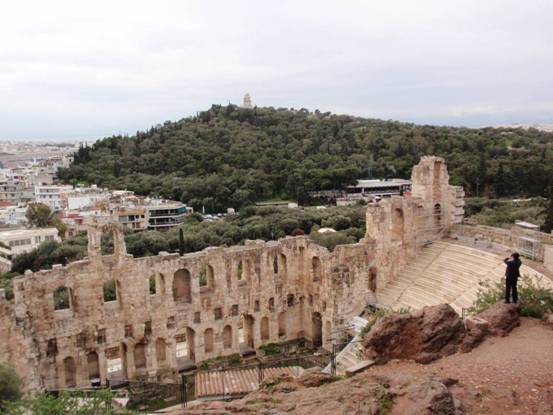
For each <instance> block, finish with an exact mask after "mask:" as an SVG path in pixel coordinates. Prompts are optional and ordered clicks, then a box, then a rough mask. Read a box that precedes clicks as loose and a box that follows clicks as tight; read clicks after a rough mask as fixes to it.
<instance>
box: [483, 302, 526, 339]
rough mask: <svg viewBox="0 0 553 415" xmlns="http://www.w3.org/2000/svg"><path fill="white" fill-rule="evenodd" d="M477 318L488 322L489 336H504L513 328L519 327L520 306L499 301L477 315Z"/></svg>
mask: <svg viewBox="0 0 553 415" xmlns="http://www.w3.org/2000/svg"><path fill="white" fill-rule="evenodd" d="M478 317H480V318H482V319H484V320H486V321H487V322H488V324H489V331H490V333H491V334H493V335H496V336H505V335H506V334H507V333H509V332H510V331H511V330H513V329H514V328H515V327H518V326H520V306H519V305H518V304H512V303H511V304H505V303H503V302H502V301H500V302H498V303H495V304H494V305H492V306H491V307H490V308H488V309H487V310H485V311H483V312H482V313H480V314H478Z"/></svg>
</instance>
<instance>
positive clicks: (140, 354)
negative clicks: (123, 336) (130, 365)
mask: <svg viewBox="0 0 553 415" xmlns="http://www.w3.org/2000/svg"><path fill="white" fill-rule="evenodd" d="M133 356H134V367H135V368H136V369H145V368H146V345H145V344H144V343H142V342H140V343H137V344H135V345H134V350H133Z"/></svg>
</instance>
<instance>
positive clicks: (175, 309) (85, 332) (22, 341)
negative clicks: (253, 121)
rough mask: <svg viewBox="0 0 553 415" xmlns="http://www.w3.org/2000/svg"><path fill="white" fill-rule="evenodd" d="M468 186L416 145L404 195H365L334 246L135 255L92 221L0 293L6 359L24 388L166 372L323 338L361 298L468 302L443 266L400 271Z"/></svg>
mask: <svg viewBox="0 0 553 415" xmlns="http://www.w3.org/2000/svg"><path fill="white" fill-rule="evenodd" d="M463 195H464V193H463V190H462V188H460V187H456V186H451V185H449V176H448V172H447V168H446V165H445V162H444V160H443V159H442V158H439V157H423V158H422V159H421V161H420V163H419V164H418V165H416V166H415V167H414V168H413V174H412V192H411V194H409V195H405V196H394V197H391V198H389V199H384V200H382V201H380V202H379V203H374V204H369V205H368V208H367V213H366V216H367V230H366V235H365V237H364V238H363V239H362V240H361V241H360V242H359V243H357V244H352V245H342V246H337V247H336V248H335V250H334V251H333V252H329V251H328V250H327V249H325V248H323V247H321V246H319V245H317V244H316V243H314V242H313V241H311V240H310V239H309V238H308V237H305V236H298V237H286V238H284V239H281V240H279V241H270V242H263V241H249V242H248V243H246V244H245V246H234V247H230V248H208V249H205V250H203V251H201V252H196V253H191V254H186V255H184V256H179V255H178V254H169V253H163V252H162V253H160V254H159V255H157V256H153V257H147V258H133V257H132V256H131V255H128V254H127V253H126V250H125V242H124V238H123V234H122V232H121V230H120V229H119V228H118V227H117V226H115V225H112V224H101V223H96V224H95V225H91V226H90V227H89V229H88V239H89V246H88V257H87V258H85V259H83V260H80V261H77V262H73V263H71V264H69V265H67V266H61V265H59V266H54V267H53V269H51V270H44V271H39V272H35V273H33V272H30V271H27V272H26V273H25V275H24V276H22V277H18V278H16V279H15V280H14V287H13V289H14V300H13V301H8V300H6V299H5V298H0V332H1V333H2V347H1V348H0V361H9V362H10V363H11V364H13V365H14V366H15V367H16V369H17V371H18V372H19V373H20V374H21V375H22V376H23V378H24V379H25V382H26V384H27V387H28V388H30V389H36V388H51V389H55V388H65V387H75V386H90V384H91V380H93V379H99V380H100V381H101V383H102V384H105V383H106V381H107V380H109V381H111V382H116V381H118V380H122V379H140V378H146V377H148V378H152V377H162V376H165V375H169V374H172V373H177V372H178V371H182V370H186V369H187V368H190V367H193V366H194V365H196V364H198V363H199V362H201V361H204V360H206V359H210V358H213V357H218V356H223V355H230V354H234V353H239V352H241V353H243V354H244V353H248V352H253V351H254V350H255V349H256V348H258V347H259V346H261V345H263V344H265V343H269V342H282V341H288V340H293V339H298V338H304V339H305V340H306V341H307V342H309V343H311V344H312V345H313V346H321V347H324V348H331V339H332V335H331V333H332V331H333V329H334V328H336V327H338V326H340V325H343V324H344V323H346V322H348V321H349V320H351V319H352V318H355V317H356V316H358V315H359V314H360V313H361V312H362V311H363V310H364V309H365V308H366V307H367V305H368V304H375V305H378V306H396V305H400V306H401V305H408V306H412V307H419V306H422V305H425V304H427V303H432V302H440V301H442V302H443V301H444V300H445V301H447V302H450V303H452V304H454V305H455V304H456V303H455V301H457V300H458V299H460V298H461V297H462V296H463V295H464V296H467V295H468V297H466V301H469V300H470V295H469V294H470V293H469V294H467V292H468V291H467V289H465V288H464V287H463V285H462V281H453V282H451V284H450V285H449V286H448V287H444V284H446V283H445V280H439V278H440V277H439V276H438V277H436V280H435V281H434V283H432V282H431V283H430V285H428V286H425V285H421V286H420V287H417V286H416V285H417V284H416V283H413V281H414V280H413V279H414V278H415V277H416V275H417V272H416V270H415V271H413V273H414V274H413V275H412V276H409V274H406V275H407V276H406V277H403V276H402V275H403V274H402V273H405V272H406V271H408V270H409V267H411V266H413V264H419V263H422V264H423V265H424V264H426V265H424V266H428V264H429V263H436V260H437V259H438V260H439V256H440V255H442V254H444V253H447V251H448V249H449V250H451V249H452V248H451V246H450V245H453V244H449V243H446V242H438V240H439V239H442V238H443V236H445V235H447V234H448V233H450V232H451V229H453V227H454V226H455V224H457V223H459V222H460V221H461V219H462V217H463V203H464V202H463ZM103 232H113V235H114V254H113V255H107V256H106V255H101V254H100V238H101V235H102V233H103ZM430 241H435V243H434V244H431V248H425V246H428V245H429V242H430ZM440 244H441V245H440ZM459 247H460V246H459ZM460 248H461V247H460ZM467 249H468V248H467ZM455 255H457V256H459V255H460V254H459V253H456V254H455ZM454 257H455V256H454V255H453V256H449V257H444V259H443V261H447V263H454V262H455V258H454ZM418 258H421V261H422V262H420V261H419V260H418ZM459 258H460V256H459ZM459 258H457V259H459ZM478 260H479V261H480V262H482V266H484V263H483V262H485V258H482V257H480V258H479V259H478ZM424 261H426V262H424ZM443 261H442V262H443ZM490 261H491V260H490ZM427 262H428V264H427ZM438 263H439V261H438ZM493 263H494V266H496V265H497V258H496V259H494V261H493ZM418 274H420V271H419V272H418ZM429 275H430V274H429ZM443 275H444V278H448V277H447V275H448V274H447V273H443ZM432 284H435V285H434V286H432ZM406 287H409V288H410V289H411V290H415V291H413V292H408V291H409V290H407V288H406ZM442 288H443V289H444V292H443V293H441V294H436V292H440V291H439V290H440V289H442ZM406 295H407V297H406ZM409 296H410V297H409ZM459 301H460V300H459ZM462 306H463V304H461V303H458V304H457V305H455V307H456V308H457V309H460V308H461V307H462Z"/></svg>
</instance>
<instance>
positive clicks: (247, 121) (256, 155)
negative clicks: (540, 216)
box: [59, 105, 553, 212]
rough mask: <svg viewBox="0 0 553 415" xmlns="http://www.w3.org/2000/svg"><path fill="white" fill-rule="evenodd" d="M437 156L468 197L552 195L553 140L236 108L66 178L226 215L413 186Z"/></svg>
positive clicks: (106, 149)
mask: <svg viewBox="0 0 553 415" xmlns="http://www.w3.org/2000/svg"><path fill="white" fill-rule="evenodd" d="M429 154H432V155H438V156H443V157H444V158H445V159H446V161H447V164H448V167H449V172H450V176H451V180H452V182H453V183H454V184H459V185H463V186H464V187H465V190H466V191H467V194H468V195H476V193H477V191H478V193H479V195H497V196H512V195H528V196H538V195H541V196H545V194H544V192H546V191H547V190H546V189H548V188H549V187H550V185H551V184H552V181H553V134H552V133H546V132H542V131H538V130H535V129H530V130H523V129H504V128H481V129H470V128H458V127H438V126H431V125H414V124H409V123H401V122H396V121H382V120H375V119H366V118H359V117H353V116H349V115H334V114H331V113H328V112H326V113H322V112H319V111H315V112H309V111H307V110H305V109H301V110H288V109H275V108H271V107H268V108H259V107H256V108H253V109H246V108H240V107H237V106H235V105H228V106H220V105H214V106H212V107H211V108H210V109H209V110H207V111H203V112H200V113H198V115H197V116H194V117H189V118H184V119H181V120H179V121H177V122H169V121H167V122H165V123H164V124H163V125H157V126H155V127H152V128H151V129H149V130H148V131H143V132H141V131H139V132H137V133H136V134H135V135H134V136H132V137H128V136H121V135H117V136H112V137H108V138H105V139H103V140H99V141H97V142H96V143H94V145H92V146H83V147H81V148H80V149H79V151H78V152H77V153H76V154H75V160H74V163H73V164H72V165H71V166H70V167H69V168H67V169H63V170H62V171H61V172H60V174H59V175H60V177H61V178H62V179H63V180H65V181H66V182H72V183H77V182H84V183H95V184H98V185H101V186H106V187H110V188H122V189H123V188H124V189H129V190H133V191H135V192H137V193H138V194H144V195H147V194H150V195H158V196H161V197H165V198H170V199H175V200H181V201H182V202H184V203H187V204H188V205H191V206H193V207H194V208H196V209H201V208H202V207H203V208H205V210H206V212H221V211H224V210H225V209H226V208H227V207H234V208H240V207H242V206H247V205H249V204H251V203H252V202H255V201H260V200H267V199H275V198H280V199H293V200H298V201H299V202H300V203H305V201H306V200H307V198H308V195H307V192H309V191H311V190H328V189H334V188H341V187H343V186H346V185H348V184H350V183H353V182H354V181H355V179H358V178H363V177H366V176H367V174H368V171H369V170H370V171H371V172H372V175H373V176H374V177H390V176H396V177H402V178H408V177H409V176H410V172H411V168H412V166H413V165H414V164H416V163H417V162H418V161H419V158H420V156H422V155H429Z"/></svg>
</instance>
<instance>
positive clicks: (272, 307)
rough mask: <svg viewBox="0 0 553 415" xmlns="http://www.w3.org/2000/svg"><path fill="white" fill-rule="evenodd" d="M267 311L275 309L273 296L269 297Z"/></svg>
mask: <svg viewBox="0 0 553 415" xmlns="http://www.w3.org/2000/svg"><path fill="white" fill-rule="evenodd" d="M269 311H275V299H274V298H273V297H271V298H269Z"/></svg>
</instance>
